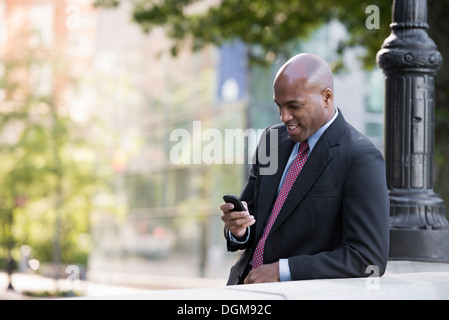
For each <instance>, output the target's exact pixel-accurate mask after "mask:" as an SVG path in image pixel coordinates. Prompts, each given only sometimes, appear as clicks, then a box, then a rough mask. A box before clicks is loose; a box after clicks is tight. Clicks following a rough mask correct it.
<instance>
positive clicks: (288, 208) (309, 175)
mask: <svg viewBox="0 0 449 320" xmlns="http://www.w3.org/2000/svg"><path fill="white" fill-rule="evenodd" d="M345 126H346V121H345V120H344V118H343V115H342V113H341V111H340V110H339V115H338V116H337V118H336V119H335V121H334V123H332V125H331V126H330V127H329V128H328V129H327V130H326V131H325V132H324V133H323V135H322V136H321V138H320V139H319V140H318V142H317V144H316V145H315V147H314V149H313V151H312V153H311V154H310V156H309V158H308V159H307V162H306V163H305V165H304V167H303V169H302V170H301V172H300V174H299V176H298V178H297V179H296V181H295V183H294V184H293V186H292V189H291V190H290V192H289V194H288V196H287V199H286V200H285V202H284V205H283V207H282V209H281V211H280V212H279V215H278V217H277V219H276V221H275V223H274V225H273V227H272V228H271V231H270V232H275V231H276V230H277V229H278V228H279V227H280V226H281V225H282V223H284V221H285V220H286V219H287V218H288V217H289V216H290V215H291V214H292V213H293V212H294V210H295V209H296V207H297V206H298V205H299V204H300V203H301V201H302V200H303V199H304V197H305V196H306V195H307V193H308V192H309V190H310V189H311V188H312V186H313V185H314V184H315V182H316V181H317V180H318V178H319V177H320V175H321V173H322V172H323V170H324V169H325V168H326V166H327V164H328V163H329V161H331V160H332V158H333V157H334V155H333V153H332V150H331V147H334V146H336V145H339V144H340V142H341V139H342V137H343V132H344V130H345ZM281 171H282V170H281ZM281 176H282V173H281ZM279 180H280V179H279ZM278 183H279V181H278ZM269 210H271V208H270V209H269ZM304 214H306V213H304Z"/></svg>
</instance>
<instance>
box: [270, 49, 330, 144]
mask: <svg viewBox="0 0 449 320" xmlns="http://www.w3.org/2000/svg"><path fill="white" fill-rule="evenodd" d="M333 86H334V84H333V75H332V70H331V68H330V67H329V64H328V63H327V62H326V61H325V60H323V59H322V58H320V57H318V56H315V55H313V54H309V53H303V54H299V55H297V56H294V57H293V58H291V59H290V60H288V61H287V62H286V63H285V64H284V65H283V66H282V67H281V69H280V70H279V72H278V73H277V75H276V78H275V80H274V84H273V91H274V101H275V102H276V104H277V106H278V107H279V115H280V117H281V121H282V122H284V123H285V125H286V126H287V128H288V133H289V134H290V137H291V139H292V140H293V141H296V142H298V141H304V140H306V139H308V138H309V137H310V136H311V135H312V134H313V133H315V132H316V131H317V130H318V129H319V128H321V127H322V126H323V125H325V124H326V123H327V122H328V121H330V119H332V117H333V115H334V113H335V106H334V93H333Z"/></svg>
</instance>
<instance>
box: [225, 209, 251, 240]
mask: <svg viewBox="0 0 449 320" xmlns="http://www.w3.org/2000/svg"><path fill="white" fill-rule="evenodd" d="M242 203H243V205H244V206H245V208H246V211H233V212H231V210H232V209H233V208H234V205H233V204H232V203H222V204H221V205H220V210H221V211H223V214H222V215H221V220H223V222H224V224H225V227H226V228H228V229H229V231H231V233H232V235H233V236H234V237H237V238H242V237H243V236H244V235H245V233H246V228H248V227H250V226H252V225H253V224H254V223H255V222H256V220H255V219H254V217H253V216H252V215H250V214H249V212H248V204H247V203H246V202H245V201H242Z"/></svg>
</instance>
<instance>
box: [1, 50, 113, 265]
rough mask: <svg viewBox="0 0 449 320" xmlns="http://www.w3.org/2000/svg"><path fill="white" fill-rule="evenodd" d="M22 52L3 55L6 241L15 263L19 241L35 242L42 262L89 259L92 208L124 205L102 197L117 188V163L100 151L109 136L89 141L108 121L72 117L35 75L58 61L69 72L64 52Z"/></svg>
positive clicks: (61, 69) (59, 69)
mask: <svg viewBox="0 0 449 320" xmlns="http://www.w3.org/2000/svg"><path fill="white" fill-rule="evenodd" d="M19 51H20V52H21V54H20V55H15V56H14V57H13V58H11V59H8V60H7V61H3V72H2V74H1V77H0V90H1V91H2V92H4V93H5V95H6V97H5V99H4V102H3V103H2V104H1V108H2V117H1V118H0V135H1V138H2V141H3V143H2V144H1V145H0V153H1V156H2V160H1V165H0V181H1V184H0V211H1V215H0V217H1V219H2V220H3V221H2V223H1V225H2V229H3V230H2V231H3V232H2V233H1V235H2V236H1V238H0V241H1V245H2V248H7V247H8V246H9V247H11V248H13V257H14V258H15V260H16V261H18V260H19V257H20V252H19V249H20V248H19V247H18V246H15V245H14V244H15V243H17V244H27V246H29V247H31V248H32V254H33V257H38V258H39V261H40V262H41V263H46V262H53V263H56V264H61V263H71V264H82V265H85V264H86V261H87V257H88V254H89V252H90V249H91V241H90V237H89V228H90V226H89V221H91V220H90V219H89V214H90V213H91V212H93V211H95V210H100V209H107V210H108V212H117V211H118V210H117V208H116V207H114V205H113V204H110V203H104V202H101V201H98V199H99V197H100V196H101V195H104V194H108V193H110V192H111V190H112V189H111V188H110V187H109V186H108V181H110V175H111V172H112V169H111V166H110V165H108V163H109V162H106V161H105V158H104V155H102V154H99V153H97V152H96V150H98V148H99V147H100V146H101V145H102V143H103V141H101V140H96V141H93V140H91V139H90V133H92V128H96V130H98V128H102V124H101V122H100V121H99V120H98V121H97V120H95V119H93V121H92V122H91V123H89V126H87V125H83V124H81V123H79V122H75V121H73V120H72V118H71V116H70V114H69V112H68V110H67V109H65V108H64V107H63V106H61V105H59V102H58V97H56V96H55V95H53V94H52V93H45V92H46V90H40V89H39V86H35V84H32V83H30V81H29V80H28V78H27V77H28V72H29V71H30V70H33V68H40V67H48V66H51V68H52V70H55V71H56V74H55V77H59V76H61V75H63V74H65V72H66V67H67V66H66V65H65V61H64V58H63V57H57V56H55V55H53V54H51V53H49V52H44V51H39V50H32V49H24V50H19ZM66 76H67V75H66V74H65V75H64V77H66ZM36 88H37V89H36ZM50 92H51V91H50ZM95 122H97V123H95ZM92 124H95V125H94V126H91V125H92ZM96 136H97V137H98V134H97V135H96ZM100 137H101V136H100ZM103 149H104V147H103ZM3 250H5V249H3ZM2 255H3V256H6V255H7V254H6V253H5V252H3V254H2Z"/></svg>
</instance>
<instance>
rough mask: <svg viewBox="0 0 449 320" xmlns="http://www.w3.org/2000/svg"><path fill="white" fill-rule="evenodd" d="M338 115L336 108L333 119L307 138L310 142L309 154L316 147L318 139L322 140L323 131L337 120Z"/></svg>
mask: <svg viewBox="0 0 449 320" xmlns="http://www.w3.org/2000/svg"><path fill="white" fill-rule="evenodd" d="M337 116H338V109H337V108H335V114H334V116H333V117H332V119H330V120H329V122H327V123H326V124H325V125H324V126H322V127H321V128H319V129H318V131H317V132H315V133H314V134H312V135H311V136H310V137H309V138H308V139H307V141H308V142H309V154H310V152H312V150H313V148H314V147H315V145H316V143H317V142H318V140H320V138H321V136H322V135H323V133H324V132H325V131H326V130H327V128H329V127H330V125H331V124H332V123H333V122H334V121H335V119H337Z"/></svg>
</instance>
